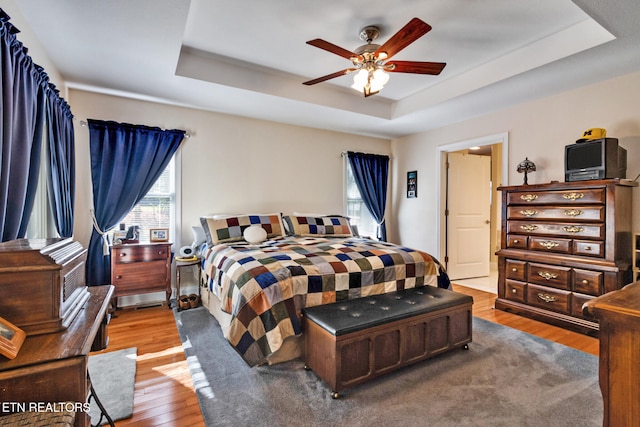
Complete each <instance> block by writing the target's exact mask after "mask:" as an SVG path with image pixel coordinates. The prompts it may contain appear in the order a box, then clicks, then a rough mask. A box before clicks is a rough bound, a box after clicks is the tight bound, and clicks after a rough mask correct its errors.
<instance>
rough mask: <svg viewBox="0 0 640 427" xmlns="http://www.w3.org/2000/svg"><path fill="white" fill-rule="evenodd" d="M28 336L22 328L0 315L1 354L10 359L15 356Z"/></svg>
mask: <svg viewBox="0 0 640 427" xmlns="http://www.w3.org/2000/svg"><path fill="white" fill-rule="evenodd" d="M26 336H27V334H26V333H25V332H24V331H23V330H22V329H20V328H18V327H17V326H15V325H14V324H13V323H11V322H9V321H8V320H5V319H3V318H2V317H0V354H2V355H3V356H5V357H8V358H9V359H13V358H15V357H16V356H17V355H18V351H20V347H22V343H23V342H24V339H25V337H26Z"/></svg>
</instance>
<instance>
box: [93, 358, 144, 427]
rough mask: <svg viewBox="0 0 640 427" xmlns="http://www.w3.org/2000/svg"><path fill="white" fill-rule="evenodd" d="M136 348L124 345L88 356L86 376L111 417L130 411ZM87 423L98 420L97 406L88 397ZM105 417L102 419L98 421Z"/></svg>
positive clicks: (128, 415)
mask: <svg viewBox="0 0 640 427" xmlns="http://www.w3.org/2000/svg"><path fill="white" fill-rule="evenodd" d="M136 356H137V349H136V348H135V347H133V348H127V349H124V350H118V351H112V352H109V353H102V354H96V355H94V356H89V376H90V377H91V383H92V384H93V389H94V390H95V393H96V395H97V396H98V398H99V399H100V402H102V405H103V406H104V407H105V409H106V411H107V413H108V414H109V416H110V417H111V419H112V420H113V421H116V420H121V419H124V418H129V417H130V416H131V415H133V390H134V385H135V377H136ZM89 415H90V416H91V424H96V423H98V420H99V419H100V409H99V408H98V405H97V404H96V402H95V399H91V408H90V410H89ZM105 423H106V419H105V418H103V419H102V424H105Z"/></svg>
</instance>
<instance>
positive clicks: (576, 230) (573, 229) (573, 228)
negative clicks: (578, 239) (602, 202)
mask: <svg viewBox="0 0 640 427" xmlns="http://www.w3.org/2000/svg"><path fill="white" fill-rule="evenodd" d="M562 229H563V230H564V231H566V232H567V233H580V232H581V231H584V228H583V227H576V226H575V225H567V226H565V227H562Z"/></svg>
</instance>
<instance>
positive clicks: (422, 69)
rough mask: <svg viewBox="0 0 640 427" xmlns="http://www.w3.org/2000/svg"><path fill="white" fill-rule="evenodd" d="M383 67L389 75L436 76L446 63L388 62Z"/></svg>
mask: <svg viewBox="0 0 640 427" xmlns="http://www.w3.org/2000/svg"><path fill="white" fill-rule="evenodd" d="M384 65H385V70H386V71H388V72H390V73H414V74H433V75H436V76H437V75H438V74H440V73H441V72H442V69H443V68H444V67H445V65H447V63H446V62H417V61H390V62H387V63H386V64H384Z"/></svg>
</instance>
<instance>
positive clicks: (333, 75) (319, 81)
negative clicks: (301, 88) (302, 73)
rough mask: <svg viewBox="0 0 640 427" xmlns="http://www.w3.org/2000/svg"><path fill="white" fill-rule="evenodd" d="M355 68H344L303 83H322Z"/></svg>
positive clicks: (309, 84)
mask: <svg viewBox="0 0 640 427" xmlns="http://www.w3.org/2000/svg"><path fill="white" fill-rule="evenodd" d="M355 70H356V69H355V68H346V69H344V70H341V71H336V72H335V73H333V74H327V75H326V76H322V77H318V78H317V79H313V80H309V81H308V82H304V83H302V84H303V85H307V86H311V85H314V84H316V83H321V82H324V81H327V80H331V79H334V78H336V77H340V76H344V75H345V74H349V73H350V72H352V71H355Z"/></svg>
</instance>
